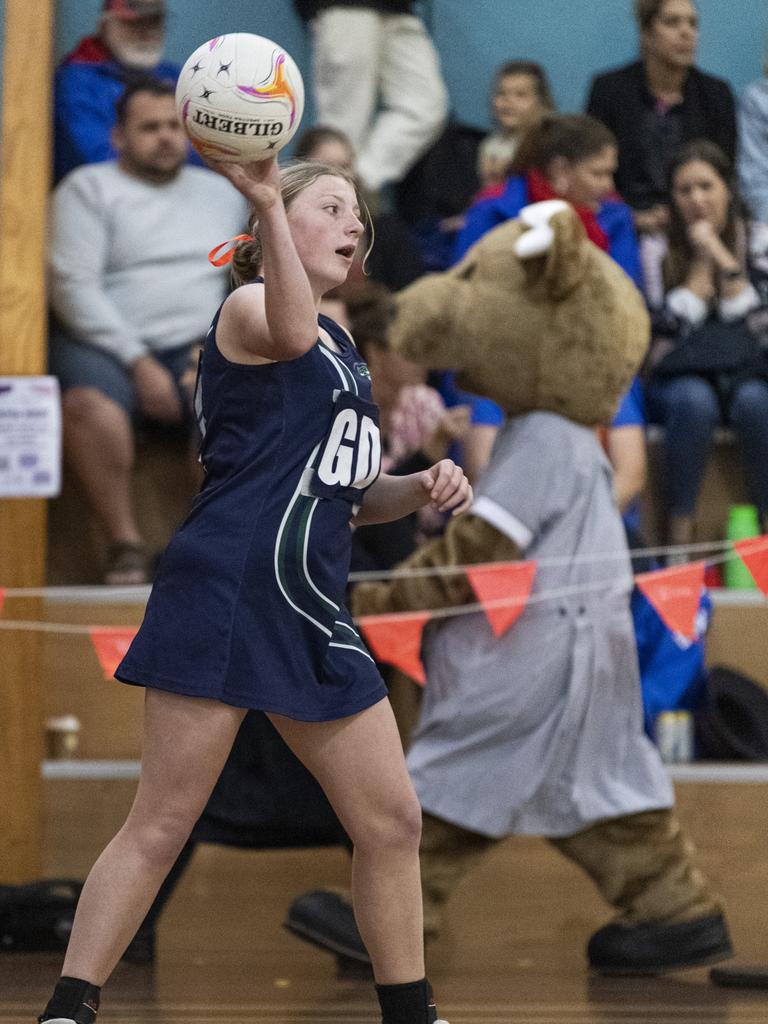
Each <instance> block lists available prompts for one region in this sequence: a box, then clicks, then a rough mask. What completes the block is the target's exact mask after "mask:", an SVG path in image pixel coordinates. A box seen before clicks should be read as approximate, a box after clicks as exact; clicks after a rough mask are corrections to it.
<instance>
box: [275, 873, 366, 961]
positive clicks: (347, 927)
mask: <svg viewBox="0 0 768 1024" xmlns="http://www.w3.org/2000/svg"><path fill="white" fill-rule="evenodd" d="M283 928H285V929H287V930H288V931H289V932H291V933H292V934H293V935H296V936H298V937H299V938H300V939H303V940H304V941H305V942H311V943H312V945H314V946H319V948H320V949H325V950H327V951H328V952H330V953H335V954H336V955H337V956H339V957H346V958H347V959H349V960H355V961H357V962H358V963H362V964H370V962H371V958H370V956H369V955H368V950H367V949H366V948H365V945H364V943H363V940H362V939H361V938H360V932H359V931H358V930H357V923H356V922H355V915H354V912H353V910H352V904H351V903H349V902H348V901H347V900H346V899H344V897H343V896H341V895H340V894H339V893H337V892H333V891H331V890H330V889H314V890H312V891H311V892H305V893H302V894H301V896H297V897H296V899H295V900H294V901H293V903H291V905H290V907H289V908H288V916H287V917H286V919H285V921H284V922H283Z"/></svg>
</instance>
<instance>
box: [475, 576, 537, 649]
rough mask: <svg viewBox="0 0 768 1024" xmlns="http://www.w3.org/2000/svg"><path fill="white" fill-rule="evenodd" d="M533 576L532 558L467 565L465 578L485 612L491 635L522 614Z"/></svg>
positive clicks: (501, 630)
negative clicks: (470, 566)
mask: <svg viewBox="0 0 768 1024" xmlns="http://www.w3.org/2000/svg"><path fill="white" fill-rule="evenodd" d="M535 576H536V562H535V561H532V562H499V563H498V564H497V565H477V566H473V567H472V568H471V569H467V579H468V580H469V582H470V583H471V584H472V589H473V590H474V591H475V593H476V594H477V599H478V601H479V602H480V604H482V606H483V608H484V610H485V614H486V615H487V616H488V621H489V622H490V624H491V629H492V630H493V635H494V636H503V635H504V633H506V631H507V630H508V629H509V627H510V626H511V625H513V624H514V623H515V622H517V620H518V619H519V618H520V616H521V615H522V614H523V612H524V611H525V606H526V605H527V603H528V598H529V597H530V594H531V587H532V586H533V580H534V577H535ZM502 602H504V603H502Z"/></svg>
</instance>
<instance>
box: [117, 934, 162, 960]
mask: <svg viewBox="0 0 768 1024" xmlns="http://www.w3.org/2000/svg"><path fill="white" fill-rule="evenodd" d="M122 959H123V960H124V961H125V962H126V963H129V964H153V963H154V962H155V929H154V928H153V927H149V928H140V929H139V930H138V932H136V934H135V935H134V937H133V938H132V939H131V943H130V945H129V946H128V948H127V949H126V951H125V952H124V953H123V956H122Z"/></svg>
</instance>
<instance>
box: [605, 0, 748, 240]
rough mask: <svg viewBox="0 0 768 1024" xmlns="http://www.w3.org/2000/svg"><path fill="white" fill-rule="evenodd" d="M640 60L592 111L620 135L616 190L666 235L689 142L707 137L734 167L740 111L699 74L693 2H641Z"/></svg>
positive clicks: (612, 79) (609, 76)
mask: <svg viewBox="0 0 768 1024" xmlns="http://www.w3.org/2000/svg"><path fill="white" fill-rule="evenodd" d="M635 19H636V21H637V25H638V28H639V30H640V59H639V60H637V61H634V62H632V63H631V64H627V65H626V66H624V67H621V68H617V69H616V70H614V71H608V72H606V73H604V74H600V75H598V76H597V77H596V78H595V79H594V80H593V82H592V86H591V89H590V94H589V100H588V102H587V112H588V113H590V114H592V115H593V116H594V117H597V118H599V119H600V120H601V121H602V122H603V123H604V124H606V125H607V126H608V127H609V128H610V129H611V131H612V132H613V134H614V135H615V136H616V139H617V141H618V146H619V164H618V168H617V171H616V187H617V188H618V190H619V193H620V194H621V196H622V198H623V199H624V200H625V201H626V202H627V203H629V205H630V206H631V207H632V210H633V211H634V215H635V225H636V227H637V230H638V231H639V232H642V233H649V234H654V233H656V232H659V231H664V230H665V228H666V225H667V220H668V216H669V211H668V203H669V195H668V191H667V167H668V165H669V162H670V160H671V158H672V156H673V154H674V153H675V152H676V150H677V149H678V148H679V147H680V145H681V144H682V143H683V142H688V141H690V140H692V139H698V138H707V139H710V140H711V141H712V142H715V143H717V145H718V146H720V148H721V149H722V150H723V151H724V152H725V154H726V156H727V157H728V158H729V159H730V160H733V159H734V158H735V155H736V110H735V103H734V98H733V94H732V92H731V89H730V87H729V86H728V84H727V83H726V82H724V81H721V80H720V79H719V78H713V77H712V76H711V75H707V74H704V72H703V71H700V70H699V69H698V68H697V67H695V64H694V62H695V60H696V47H697V44H698V40H699V19H698V14H697V12H696V7H695V6H694V4H693V2H692V0H635Z"/></svg>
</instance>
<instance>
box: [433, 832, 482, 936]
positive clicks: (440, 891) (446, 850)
mask: <svg viewBox="0 0 768 1024" xmlns="http://www.w3.org/2000/svg"><path fill="white" fill-rule="evenodd" d="M497 842H498V840H496V839H492V838H491V837H490V836H483V835H480V834H479V833H477V832H468V831H467V830H466V829H464V828H461V827H460V826H459V825H453V824H451V822H449V821H443V820H442V819H441V818H434V817H432V815H431V814H427V813H426V812H424V816H423V825H422V832H421V850H420V852H419V857H420V859H421V893H422V898H423V900H424V937H425V939H427V940H430V939H434V938H436V937H437V935H438V934H439V932H440V925H441V923H442V917H443V908H444V906H445V904H446V902H447V901H448V899H449V897H450V895H451V893H452V892H453V891H454V889H455V888H456V886H457V885H458V884H459V882H460V881H461V880H462V878H463V877H464V876H465V875H466V874H467V873H468V872H469V871H471V870H472V868H474V867H475V866H476V865H477V864H478V863H479V862H480V860H481V859H482V858H483V857H484V856H485V854H486V853H487V852H488V851H489V850H490V849H491V848H492V847H493V846H495V845H496V843H497Z"/></svg>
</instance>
